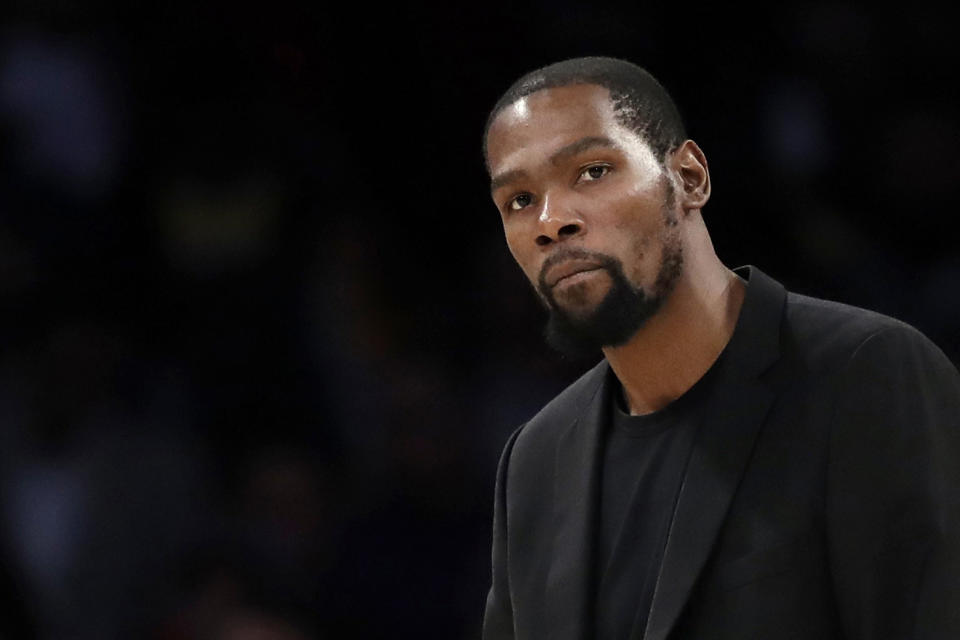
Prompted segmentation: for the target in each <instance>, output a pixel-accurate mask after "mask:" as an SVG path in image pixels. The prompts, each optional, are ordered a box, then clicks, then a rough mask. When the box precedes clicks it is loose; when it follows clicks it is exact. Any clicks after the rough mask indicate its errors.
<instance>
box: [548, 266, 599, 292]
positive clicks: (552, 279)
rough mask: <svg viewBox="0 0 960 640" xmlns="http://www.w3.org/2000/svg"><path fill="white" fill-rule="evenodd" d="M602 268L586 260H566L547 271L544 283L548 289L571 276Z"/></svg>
mask: <svg viewBox="0 0 960 640" xmlns="http://www.w3.org/2000/svg"><path fill="white" fill-rule="evenodd" d="M602 268H603V267H601V266H600V265H599V264H597V263H596V262H588V261H586V260H566V261H564V262H561V263H560V264H558V265H557V266H555V267H552V268H551V269H550V270H549V271H547V277H546V281H547V284H548V285H549V286H550V287H555V286H557V284H558V283H559V282H560V281H561V280H563V279H564V278H569V277H570V276H572V275H576V274H578V273H584V272H586V271H596V270H597V269H602Z"/></svg>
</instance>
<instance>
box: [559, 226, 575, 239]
mask: <svg viewBox="0 0 960 640" xmlns="http://www.w3.org/2000/svg"><path fill="white" fill-rule="evenodd" d="M578 231H580V227H579V225H575V224H567V225H564V226H562V227H560V231H558V232H557V235H559V236H561V237H563V236H572V235H575V234H576V233H577V232H578Z"/></svg>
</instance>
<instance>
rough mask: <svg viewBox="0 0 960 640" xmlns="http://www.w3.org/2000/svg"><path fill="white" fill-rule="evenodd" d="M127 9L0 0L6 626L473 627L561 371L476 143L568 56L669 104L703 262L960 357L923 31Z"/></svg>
mask: <svg viewBox="0 0 960 640" xmlns="http://www.w3.org/2000/svg"><path fill="white" fill-rule="evenodd" d="M139 4H140V3H123V2H106V1H104V0H100V1H92V2H80V1H76V0H30V1H29V2H27V1H25V0H16V1H13V2H6V3H4V5H3V9H2V10H0V11H2V12H0V18H2V23H0V339H2V346H0V524H2V533H3V535H2V541H3V544H2V559H3V565H2V573H0V578H2V584H0V589H2V593H0V597H2V601H3V602H4V603H5V605H4V609H5V611H6V613H4V614H3V615H4V618H3V620H2V624H0V635H2V636H3V637H11V638H20V637H24V638H27V637H38V638H43V639H59V638H77V639H87V638H91V639H92V638H97V639H110V638H151V639H157V640H192V639H200V638H204V639H205V638H213V639H218V640H220V639H222V640H246V639H253V638H260V639H267V638H269V639H277V640H294V639H303V638H311V639H312V638H318V639H319V638H335V637H358V638H387V637H391V638H394V637H418V638H443V639H451V638H461V639H474V638H477V637H479V627H480V620H481V616H482V609H483V601H484V597H485V593H486V589H487V585H488V581H489V568H488V559H489V540H490V527H491V522H490V518H491V505H492V496H493V478H494V471H495V466H496V461H497V457H498V454H499V451H500V448H501V446H502V445H503V443H504V441H505V439H506V437H507V435H508V434H509V433H510V431H512V430H513V429H514V428H515V427H516V426H517V425H518V424H520V423H521V422H522V421H523V420H524V419H526V418H527V417H529V416H530V415H531V414H532V413H533V412H535V411H536V409H537V408H538V407H539V406H541V405H542V404H543V403H544V402H545V401H546V400H547V399H549V398H550V397H552V395H553V394H555V393H556V392H557V391H558V390H560V389H561V388H562V387H563V386H564V385H566V384H567V383H568V382H570V381H571V380H573V379H574V378H575V377H576V376H577V375H579V373H580V372H581V371H583V370H584V369H585V368H586V367H587V366H588V365H589V364H590V363H574V362H567V361H564V360H561V359H560V358H559V357H558V356H555V355H553V354H552V353H551V352H549V351H548V349H547V348H546V347H545V346H543V344H542V340H541V338H540V331H541V325H542V321H543V317H542V314H541V312H540V309H539V308H538V305H537V303H536V301H535V299H534V297H533V295H532V293H531V292H530V290H529V286H528V285H527V283H526V281H525V280H524V278H523V276H522V274H521V272H520V270H519V269H518V268H517V267H516V266H515V265H514V264H513V262H512V259H511V258H510V255H509V253H508V252H507V250H506V247H505V245H504V242H503V237H502V230H501V227H500V221H499V216H498V215H497V212H496V210H495V209H494V207H493V205H492V203H491V202H490V200H489V195H488V192H487V177H486V175H485V173H484V169H483V164H482V158H481V154H480V138H481V133H482V128H483V124H484V119H485V117H486V113H487V110H488V109H489V108H490V106H491V105H492V104H493V103H494V102H495V100H496V99H497V97H498V96H499V94H500V92H502V91H503V90H504V89H505V88H506V87H507V86H508V85H509V84H510V82H512V81H513V80H514V79H515V78H516V77H517V76H518V75H520V74H521V73H523V72H526V71H528V70H530V69H531V68H533V67H536V66H540V65H543V64H547V63H550V62H554V61H556V60H559V59H562V58H567V57H572V56H576V55H586V54H602V55H614V56H619V57H625V58H628V59H630V60H633V61H635V62H638V63H640V64H642V65H644V66H646V67H648V68H649V69H650V70H651V71H652V72H653V73H654V74H655V75H657V76H658V77H659V78H660V79H661V80H662V81H663V83H664V84H665V85H666V86H667V88H668V89H669V90H671V91H672V93H673V94H674V95H675V98H676V99H677V101H678V103H679V105H680V107H681V110H682V112H683V113H684V114H685V116H686V119H687V121H688V126H689V129H690V132H691V134H692V137H694V138H695V139H696V140H697V141H698V142H699V143H700V145H701V147H702V148H703V149H704V150H705V152H706V154H707V157H708V158H709V161H710V167H711V171H712V177H713V186H714V195H713V198H712V200H711V203H710V205H709V206H708V208H707V209H706V210H705V216H706V219H707V224H708V226H709V227H710V229H711V232H712V234H713V238H714V241H715V244H716V246H717V250H718V253H719V254H720V256H721V258H722V259H724V260H725V261H726V262H727V264H728V265H731V266H736V265H740V264H746V263H750V264H755V265H757V266H759V267H760V268H762V269H763V270H765V271H766V272H767V273H769V274H771V275H773V276H774V277H776V278H778V279H780V280H781V281H782V282H784V283H785V284H786V285H787V286H788V287H789V288H791V289H793V290H796V291H800V292H803V293H808V294H813V295H817V296H820V297H826V298H832V299H837V300H842V301H844V302H849V303H853V304H857V305H860V306H864V307H867V308H871V309H875V310H878V311H882V312H884V313H887V314H890V315H893V316H896V317H899V318H901V319H903V320H906V321H908V322H910V323H912V324H914V325H915V326H917V327H918V328H920V329H921V330H922V331H924V332H925V333H926V334H927V335H929V336H930V337H931V338H932V339H933V340H934V341H935V342H937V343H938V344H939V345H940V346H941V348H942V349H943V350H944V351H945V352H946V353H947V354H948V355H949V356H950V357H951V358H952V359H953V360H954V362H957V361H958V360H960V335H958V332H957V326H958V321H960V299H958V298H960V296H958V294H960V252H958V250H957V244H956V238H955V236H954V232H955V230H956V229H957V228H958V225H956V224H955V223H954V219H955V217H956V215H957V212H956V206H955V201H954V199H955V195H954V194H955V190H956V185H957V182H958V177H960V155H958V154H957V152H956V146H957V142H958V137H960V135H958V134H960V116H958V108H957V107H958V96H957V66H958V62H960V47H958V44H957V38H956V31H955V28H954V25H953V23H952V22H951V21H950V20H948V19H946V17H945V16H944V15H942V14H940V13H939V12H937V11H935V10H934V9H933V8H932V7H924V6H923V5H919V4H916V3H911V4H910V5H909V6H906V5H896V7H897V8H895V9H894V8H891V9H889V10H880V9H869V10H867V9H861V8H856V7H854V6H853V5H846V4H838V3H799V2H785V3H771V4H775V5H776V6H770V7H768V8H766V9H761V10H758V11H754V12H751V13H742V14H731V13H728V11H727V9H725V8H723V5H722V4H720V3H718V5H720V6H714V8H712V9H703V8H697V7H694V6H691V5H689V4H684V3H677V5H678V6H677V7H676V8H672V6H671V5H672V3H664V2H659V3H634V4H633V5H632V7H631V8H629V9H623V8H617V7H616V5H613V4H605V3H590V2H572V1H570V0H560V1H555V2H520V3H516V4H513V5H511V6H509V7H507V6H503V5H499V6H498V5H490V6H486V5H481V4H468V5H437V6H430V5H427V4H420V5H415V6H402V5H399V4H397V5H390V6H386V7H381V8H374V7H373V6H368V5H366V4H364V3H339V4H336V5H332V6H324V4H323V3H315V2H309V3H308V2H302V3H293V2H270V3H259V4H258V5H250V6H245V5H243V4H241V3H233V2H225V1H219V2H185V1H182V0H181V1H176V2H165V3H159V4H160V5H161V6H160V7H155V8H153V9H151V10H150V11H145V10H144V9H143V8H141V7H138V6H137V5H139ZM723 4H726V3H723ZM3 634H6V635H3Z"/></svg>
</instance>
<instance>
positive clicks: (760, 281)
mask: <svg viewBox="0 0 960 640" xmlns="http://www.w3.org/2000/svg"><path fill="white" fill-rule="evenodd" d="M743 275H749V287H748V289H747V296H746V298H745V299H744V303H743V307H742V309H741V312H740V317H739V319H738V321H737V327H736V329H735V331H734V334H733V336H732V338H731V340H730V343H729V345H728V346H727V349H726V350H725V352H724V356H723V358H722V360H721V361H720V362H719V363H718V364H719V365H720V366H721V371H720V372H719V373H720V376H719V377H718V381H717V384H716V385H715V386H714V388H713V390H712V393H711V397H710V399H709V400H708V402H707V405H706V408H705V409H706V411H705V413H704V418H703V423H702V424H701V427H700V431H699V434H698V436H697V440H696V443H695V444H694V449H693V452H692V454H691V457H690V462H689V464H688V467H687V473H686V476H685V479H684V481H683V485H682V486H681V488H680V495H679V497H678V499H677V506H676V510H675V512H674V517H673V523H672V524H671V527H670V532H669V534H668V536H667V543H666V547H665V549H664V555H663V561H662V564H661V568H660V575H659V578H658V580H657V585H656V588H655V591H654V596H653V603H652V605H651V609H650V615H649V617H648V619H647V627H646V633H645V634H644V638H645V639H646V640H665V639H666V638H667V636H668V634H669V633H670V631H671V629H673V627H674V625H675V624H676V621H677V619H678V617H679V616H680V613H681V611H682V609H683V607H684V605H685V604H686V602H687V600H688V599H689V597H690V592H691V591H692V589H693V586H694V584H695V583H696V580H697V577H698V576H699V574H700V572H701V570H702V569H703V566H704V564H705V563H706V561H707V558H708V557H709V555H710V551H711V549H712V547H713V543H714V541H715V540H716V538H717V534H718V533H719V531H720V527H721V525H722V524H723V520H724V517H725V516H726V513H727V509H728V508H729V506H730V502H731V500H732V498H733V494H734V492H735V491H736V488H737V485H738V484H739V481H740V477H741V476H742V474H743V470H744V468H745V467H746V465H747V462H748V460H749V457H750V453H751V451H752V449H753V444H754V442H755V440H756V436H757V433H758V432H759V430H760V426H761V424H762V423H763V419H764V417H765V416H766V414H767V412H768V410H769V409H770V405H771V404H772V403H773V399H774V394H773V392H772V391H770V390H769V389H768V388H767V387H766V386H765V385H764V384H763V382H761V380H760V379H759V376H760V374H761V373H762V372H763V371H765V370H766V369H768V368H769V366H770V365H771V364H772V363H773V362H774V361H775V360H776V359H777V357H778V356H779V328H780V319H781V314H782V310H783V304H784V300H785V296H786V292H785V291H784V289H783V287H782V286H781V285H780V284H779V283H777V282H775V281H774V280H772V279H770V278H769V277H768V276H766V275H764V274H763V273H762V272H760V271H759V270H758V269H756V268H752V267H747V268H746V271H745V272H744V273H743Z"/></svg>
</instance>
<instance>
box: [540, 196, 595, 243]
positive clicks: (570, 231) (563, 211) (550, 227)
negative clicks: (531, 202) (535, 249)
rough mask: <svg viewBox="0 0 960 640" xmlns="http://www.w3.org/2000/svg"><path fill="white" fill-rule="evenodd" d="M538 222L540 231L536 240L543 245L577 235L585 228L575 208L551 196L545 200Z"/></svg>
mask: <svg viewBox="0 0 960 640" xmlns="http://www.w3.org/2000/svg"><path fill="white" fill-rule="evenodd" d="M537 223H538V227H539V228H538V231H539V233H538V234H537V238H536V240H535V242H536V243H537V244H538V245H539V246H541V247H545V246H547V245H548V244H552V243H554V242H560V241H561V240H566V239H568V238H571V237H573V236H576V235H578V234H580V233H582V232H583V229H584V222H583V220H582V218H581V217H580V215H579V214H577V212H576V211H575V210H573V209H572V208H570V207H568V206H563V203H561V202H560V201H558V200H557V199H556V198H553V199H551V198H549V197H547V198H544V200H543V209H542V210H541V211H540V216H539V217H538V218H537Z"/></svg>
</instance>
